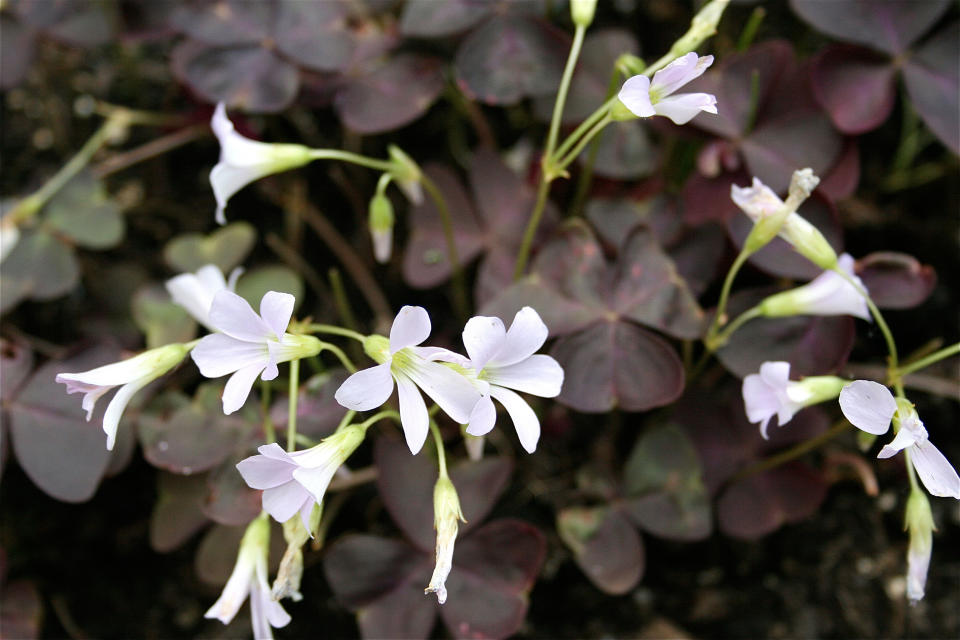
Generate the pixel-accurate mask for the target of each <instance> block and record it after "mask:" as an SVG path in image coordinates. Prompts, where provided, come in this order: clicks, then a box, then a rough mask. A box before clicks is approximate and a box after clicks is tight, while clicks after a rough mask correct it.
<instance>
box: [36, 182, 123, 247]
mask: <svg viewBox="0 0 960 640" xmlns="http://www.w3.org/2000/svg"><path fill="white" fill-rule="evenodd" d="M43 220H44V224H45V226H46V227H48V228H50V229H53V230H55V231H59V232H60V233H62V234H64V235H66V236H68V237H69V238H71V239H72V240H73V241H74V242H76V243H77V244H78V245H80V246H83V247H87V248H89V249H109V248H110V247H115V246H117V244H119V242H120V241H121V240H122V239H123V232H124V222H123V213H122V212H121V210H120V207H119V206H118V205H117V203H116V202H114V201H113V200H112V199H111V198H110V195H109V194H108V193H107V190H106V189H105V188H104V186H103V183H101V182H100V181H99V180H97V179H96V178H94V177H93V176H92V175H90V173H88V172H86V171H82V172H80V173H78V174H77V175H76V176H75V177H74V178H73V179H72V180H70V182H68V183H67V184H66V185H64V186H63V188H62V189H60V191H58V192H57V193H56V194H55V195H54V196H53V197H52V198H51V199H50V201H49V202H48V203H47V206H46V207H44V208H43Z"/></svg>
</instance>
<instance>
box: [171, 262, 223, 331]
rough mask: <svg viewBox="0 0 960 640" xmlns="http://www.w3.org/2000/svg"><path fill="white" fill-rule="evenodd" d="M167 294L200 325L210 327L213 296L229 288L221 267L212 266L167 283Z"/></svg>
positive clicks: (179, 276) (184, 274)
mask: <svg viewBox="0 0 960 640" xmlns="http://www.w3.org/2000/svg"><path fill="white" fill-rule="evenodd" d="M165 286H166V288H167V292H168V293H169V294H170V297H171V298H172V299H173V301H174V302H175V303H177V304H178V305H180V306H181V307H183V308H184V309H185V310H186V311H187V313H189V314H190V315H191V316H193V318H194V319H195V320H196V321H197V322H199V323H200V324H202V325H204V326H206V327H207V328H211V327H210V324H209V323H210V318H209V316H210V305H211V303H212V302H213V296H214V295H215V294H216V293H217V292H218V291H220V290H222V289H226V288H227V282H226V280H225V279H224V277H223V272H222V271H220V267H218V266H216V265H212V264H208V265H205V266H203V267H201V268H200V269H199V270H198V271H197V272H196V273H195V274H193V273H182V274H180V275H178V276H176V277H174V278H171V279H169V280H167V281H166V283H165Z"/></svg>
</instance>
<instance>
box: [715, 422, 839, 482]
mask: <svg viewBox="0 0 960 640" xmlns="http://www.w3.org/2000/svg"><path fill="white" fill-rule="evenodd" d="M852 427H853V425H852V424H850V423H849V422H847V421H846V420H841V421H840V422H838V423H837V424H835V425H833V426H832V427H831V428H830V429H828V430H827V431H824V432H823V433H821V434H820V435H818V436H816V437H815V438H810V439H809V440H805V441H803V442H801V443H800V444H798V445H796V446H794V447H790V448H789V449H787V450H786V451H781V452H780V453H778V454H776V455H772V456H770V457H769V458H765V459H763V460H761V461H760V462H758V463H756V464H753V465H750V466H749V467H747V468H746V469H744V470H742V471H740V472H739V473H737V474H736V475H734V476H733V477H732V478H731V479H730V480H729V483H728V484H731V483H733V482H736V481H737V480H742V479H743V478H746V477H749V476H752V475H756V474H758V473H760V472H762V471H769V470H770V469H773V468H774V467H779V466H780V465H782V464H785V463H787V462H790V461H791V460H793V459H795V458H799V457H800V456H802V455H803V454H805V453H807V452H808V451H813V450H814V449H816V448H817V447H819V446H820V445H822V444H824V443H826V442H828V441H830V440H832V439H833V438H835V437H837V436H838V435H840V434H841V433H843V432H844V431H847V430H848V429H850V428H852Z"/></svg>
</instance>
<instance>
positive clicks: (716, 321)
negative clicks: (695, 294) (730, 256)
mask: <svg viewBox="0 0 960 640" xmlns="http://www.w3.org/2000/svg"><path fill="white" fill-rule="evenodd" d="M751 253H752V252H751V251H749V250H748V249H747V248H746V247H744V248H743V249H741V250H740V253H739V254H737V258H736V260H734V261H733V264H732V265H730V270H729V271H728V272H727V277H726V278H725V279H724V281H723V289H721V290H720V301H719V302H718V303H717V312H716V313H715V314H714V315H713V321H712V322H711V323H710V329H709V330H708V331H707V338H706V340H705V341H710V340H712V339H713V338H714V337H715V336H716V334H717V330H718V329H719V328H720V327H722V326H723V325H724V324H726V313H727V299H728V298H729V297H730V289H731V288H732V287H733V279H734V278H736V277H737V272H738V271H740V269H741V268H742V267H743V265H744V263H745V262H746V261H747V258H749V257H750V255H751Z"/></svg>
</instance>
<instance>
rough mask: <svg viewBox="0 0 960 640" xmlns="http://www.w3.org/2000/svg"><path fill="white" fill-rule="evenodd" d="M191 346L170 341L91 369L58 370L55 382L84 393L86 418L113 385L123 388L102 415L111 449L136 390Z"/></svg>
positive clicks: (180, 356) (183, 356)
mask: <svg viewBox="0 0 960 640" xmlns="http://www.w3.org/2000/svg"><path fill="white" fill-rule="evenodd" d="M192 347H193V345H192V344H180V343H175V344H168V345H164V346H162V347H157V348H156V349H150V350H149V351H144V352H143V353H141V354H140V355H137V356H134V357H132V358H128V359H126V360H122V361H120V362H115V363H113V364H108V365H104V366H102V367H97V368H96V369H91V370H90V371H84V372H81V373H58V374H57V377H56V381H57V382H59V383H61V384H65V385H67V393H82V394H84V395H83V403H82V405H81V406H82V407H83V409H84V410H85V411H86V412H87V420H90V418H91V417H92V416H93V410H94V407H95V406H96V404H97V400H99V399H100V396H102V395H103V394H105V393H107V392H108V391H110V390H111V389H113V388H114V387H117V386H119V387H120V390H119V391H117V393H116V395H114V396H113V399H112V400H110V404H109V405H107V410H106V412H105V413H104V414H103V431H104V433H106V434H107V449H111V450H112V449H113V445H114V443H115V442H116V440H117V427H118V425H119V424H120V417H121V416H122V415H123V410H124V409H126V407H127V404H128V403H129V402H130V399H131V398H132V397H133V396H134V394H135V393H136V392H137V391H139V390H140V389H142V388H144V387H145V386H147V385H148V384H149V383H151V382H153V381H154V380H156V379H157V378H159V377H160V376H162V375H163V374H165V373H166V372H168V371H170V369H173V368H174V367H175V366H177V365H178V364H180V362H181V361H182V360H183V359H184V358H185V357H186V355H187V353H188V352H189V351H190V349H191V348H192ZM121 385H122V386H121Z"/></svg>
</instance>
